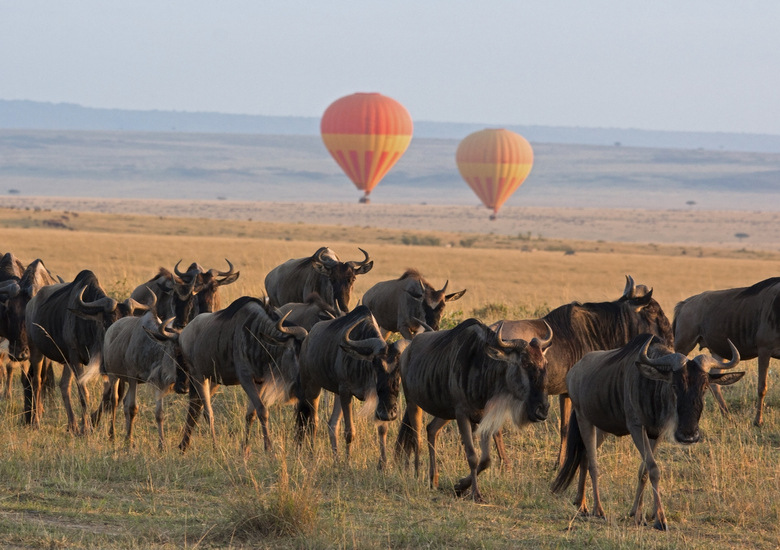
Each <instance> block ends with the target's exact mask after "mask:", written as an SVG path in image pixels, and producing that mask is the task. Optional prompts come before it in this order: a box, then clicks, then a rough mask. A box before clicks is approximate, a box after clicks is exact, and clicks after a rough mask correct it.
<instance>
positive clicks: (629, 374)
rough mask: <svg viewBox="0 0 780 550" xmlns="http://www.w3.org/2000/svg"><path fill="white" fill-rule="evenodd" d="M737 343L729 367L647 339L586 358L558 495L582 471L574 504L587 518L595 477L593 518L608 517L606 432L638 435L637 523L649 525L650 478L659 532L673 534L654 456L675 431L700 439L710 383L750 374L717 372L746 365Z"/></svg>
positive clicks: (570, 378) (575, 370)
mask: <svg viewBox="0 0 780 550" xmlns="http://www.w3.org/2000/svg"><path fill="white" fill-rule="evenodd" d="M729 344H730V347H731V357H732V358H731V361H729V362H727V363H722V362H720V361H718V360H716V359H713V358H712V357H711V356H709V355H698V356H696V357H695V358H693V359H688V358H687V357H686V356H685V355H683V354H681V353H675V352H674V351H673V350H672V348H671V347H669V346H668V345H666V344H665V343H663V342H662V341H661V340H659V339H658V338H657V337H655V336H652V335H650V334H640V335H639V336H637V337H636V338H634V339H633V340H632V341H631V342H629V343H628V344H626V345H625V346H623V347H622V348H618V349H615V350H610V351H594V352H591V353H588V354H586V355H585V356H584V357H583V358H582V359H580V360H579V361H578V362H577V363H576V364H575V365H574V366H573V367H572V368H571V370H570V371H569V373H568V374H567V375H566V383H567V386H568V388H569V396H570V397H571V400H572V403H573V405H574V412H573V413H572V418H571V422H570V424H569V444H568V446H567V449H566V460H565V461H564V463H563V465H562V466H561V468H560V470H559V472H558V475H557V476H556V478H555V480H554V481H553V484H552V490H553V492H554V493H558V492H560V491H562V490H564V489H565V488H566V487H568V486H569V484H570V483H571V481H572V480H573V479H574V476H575V474H576V473H577V470H579V472H580V477H579V483H578V485H577V496H576V497H575V500H574V504H575V506H577V507H578V510H579V511H580V513H582V514H587V513H588V509H587V506H586V504H585V481H586V477H587V473H588V472H589V473H590V477H591V483H592V484H593V512H592V515H594V516H597V517H604V509H603V508H602V506H601V500H600V498H599V487H598V475H599V474H598V465H597V462H596V448H597V447H598V446H599V444H600V443H601V441H602V440H603V436H604V435H605V434H614V435H617V436H624V435H629V434H630V435H631V439H632V440H633V441H634V445H636V448H637V449H638V450H639V452H640V454H641V455H642V464H641V466H640V468H639V478H638V482H637V487H636V495H635V497H634V504H633V506H632V507H631V512H630V515H631V517H633V518H634V521H635V522H636V523H637V525H639V524H641V523H643V522H644V515H643V513H642V493H643V492H644V488H645V484H646V483H647V478H648V475H649V476H650V483H651V485H652V487H653V498H654V503H653V515H652V516H653V517H654V518H655V528H656V529H660V530H664V531H665V530H666V529H667V528H668V527H667V524H666V516H665V514H664V509H663V506H662V504H661V493H660V492H659V489H658V481H659V479H660V477H661V472H660V470H659V468H658V464H656V461H655V457H654V455H653V452H654V451H655V449H656V447H657V446H658V443H659V442H660V441H661V438H662V437H663V436H664V435H666V434H667V433H670V432H671V433H673V434H674V439H675V440H676V441H677V442H678V443H683V444H692V443H696V442H697V441H698V440H699V437H700V435H699V418H700V417H701V412H702V409H703V408H704V392H706V391H707V388H708V386H710V384H719V385H728V384H733V383H734V382H736V381H738V380H739V379H740V378H742V376H743V375H744V374H745V373H744V372H729V373H720V372H719V373H717V374H716V373H714V372H710V369H713V370H715V368H718V369H731V368H733V367H735V366H736V365H737V364H738V363H739V352H738V351H737V348H736V347H734V345H733V344H731V343H730V342H729ZM597 432H598V433H597ZM586 468H587V470H586Z"/></svg>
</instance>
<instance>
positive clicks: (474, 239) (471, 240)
mask: <svg viewBox="0 0 780 550" xmlns="http://www.w3.org/2000/svg"><path fill="white" fill-rule="evenodd" d="M475 242H477V237H469V238H467V239H461V240H460V246H462V247H463V248H471V247H472V246H474V243H475Z"/></svg>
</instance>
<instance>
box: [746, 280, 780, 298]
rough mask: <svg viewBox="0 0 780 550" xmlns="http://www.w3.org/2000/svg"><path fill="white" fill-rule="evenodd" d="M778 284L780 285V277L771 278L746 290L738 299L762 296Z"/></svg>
mask: <svg viewBox="0 0 780 550" xmlns="http://www.w3.org/2000/svg"><path fill="white" fill-rule="evenodd" d="M777 283H780V277H770V278H769V279H764V280H763V281H759V282H758V283H756V284H754V285H753V286H749V287H747V288H746V289H745V290H743V291H742V292H740V293H739V295H738V296H737V297H738V298H747V297H748V296H755V295H756V294H760V293H761V292H763V291H764V290H766V289H767V288H769V287H772V286H774V285H776V284H777Z"/></svg>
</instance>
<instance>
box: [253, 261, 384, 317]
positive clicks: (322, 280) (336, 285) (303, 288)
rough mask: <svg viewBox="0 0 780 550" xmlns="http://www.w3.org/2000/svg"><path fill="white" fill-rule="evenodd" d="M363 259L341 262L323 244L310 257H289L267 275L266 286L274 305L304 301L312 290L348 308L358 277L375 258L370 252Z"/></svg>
mask: <svg viewBox="0 0 780 550" xmlns="http://www.w3.org/2000/svg"><path fill="white" fill-rule="evenodd" d="M358 250H360V251H361V252H362V253H363V256H364V259H363V261H362V262H342V261H341V260H339V257H338V256H337V255H336V253H335V252H333V251H332V250H331V249H330V248H327V247H325V246H323V247H322V248H320V249H319V250H317V252H315V253H314V254H312V255H311V256H310V257H308V258H299V259H291V260H287V261H286V262H284V263H283V264H281V265H278V266H276V267H275V268H273V269H272V270H271V271H269V272H268V275H266V276H265V290H266V292H267V293H268V298H269V299H270V300H271V304H272V305H273V306H274V307H280V306H282V305H284V304H286V303H289V302H303V301H304V300H306V297H307V296H309V294H311V293H312V292H316V293H318V294H319V295H320V296H321V297H322V299H323V300H325V303H327V304H328V305H330V306H331V307H333V308H335V309H336V310H338V311H339V313H346V312H347V311H349V299H350V294H351V293H352V286H353V285H354V284H355V278H356V277H357V276H358V275H363V274H365V273H368V272H369V271H371V268H372V267H374V262H373V260H371V259H370V258H369V256H368V252H366V251H365V250H363V249H362V248H359V249H358Z"/></svg>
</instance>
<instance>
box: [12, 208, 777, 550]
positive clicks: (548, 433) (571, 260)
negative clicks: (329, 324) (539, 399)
mask: <svg viewBox="0 0 780 550" xmlns="http://www.w3.org/2000/svg"><path fill="white" fill-rule="evenodd" d="M55 221H56V222H59V223H54V222H55ZM0 237H1V238H0V250H2V251H3V252H6V251H12V252H13V253H14V254H16V255H17V256H18V257H20V258H21V259H22V260H23V261H24V262H26V263H29V262H30V261H32V260H34V259H35V258H41V259H43V260H44V262H45V263H46V266H47V267H48V268H49V269H50V270H51V271H52V272H53V273H55V274H57V275H60V276H61V277H62V278H63V279H64V280H66V281H67V280H71V279H72V278H73V277H74V276H75V275H76V274H77V273H78V272H79V271H80V270H82V269H86V268H88V269H91V270H93V271H94V272H95V273H96V274H97V276H98V278H99V280H100V281H101V282H102V284H103V286H104V287H105V288H106V290H107V291H108V292H109V293H110V294H112V295H113V296H114V297H116V298H121V299H124V298H126V297H127V296H128V295H129V293H130V291H131V290H132V289H133V288H134V287H135V286H136V285H137V284H140V283H141V282H144V281H146V280H148V279H150V278H151V277H152V276H153V275H154V274H155V273H156V271H157V268H158V267H159V266H165V267H167V268H169V269H170V268H172V267H173V265H174V264H175V263H176V262H177V261H178V260H179V259H182V260H183V264H184V265H188V264H189V262H192V261H198V262H199V263H200V264H201V265H203V266H204V267H206V268H211V267H215V268H218V269H224V268H226V264H225V258H227V259H229V260H230V261H231V262H232V263H233V264H234V265H235V266H236V268H237V269H239V270H240V272H241V275H240V278H239V279H238V281H237V282H236V283H235V284H232V285H229V286H226V287H223V288H222V304H223V306H226V305H227V304H229V303H230V302H231V301H232V300H234V299H236V298H238V297H239V296H243V295H252V296H262V295H263V292H264V288H263V279H264V277H265V274H266V273H267V272H268V271H269V270H270V269H272V268H273V267H275V266H276V265H278V264H279V263H281V262H283V261H285V260H287V259H289V258H295V257H303V256H308V255H310V254H311V253H312V252H313V251H315V250H316V249H317V248H318V247H319V246H322V245H328V246H330V247H331V248H333V249H334V250H336V252H337V253H338V254H339V255H340V256H341V258H342V260H350V259H355V260H359V259H361V258H362V254H361V253H360V252H359V250H358V247H361V248H364V249H365V250H367V251H368V252H369V254H370V255H371V257H372V258H373V259H374V262H375V264H374V268H373V269H372V271H371V272H369V273H368V274H366V275H364V276H360V277H358V279H357V282H356V284H355V288H354V291H353V305H354V304H355V303H356V302H357V300H358V299H359V298H360V296H361V295H362V294H363V293H364V292H365V291H366V290H367V289H368V288H369V287H370V286H372V285H373V284H375V283H376V282H379V281H382V280H387V279H390V278H396V277H398V276H399V275H400V274H401V273H402V272H403V271H404V270H405V269H406V268H407V267H416V268H418V269H419V270H420V271H421V272H422V273H423V274H425V275H426V277H427V278H428V279H429V280H430V281H431V282H432V284H433V285H434V286H442V285H443V284H444V282H445V281H447V280H448V281H449V289H452V290H460V289H462V288H466V289H468V291H467V293H466V294H465V296H464V297H463V298H462V299H461V300H459V301H457V302H453V303H451V304H449V305H448V308H449V310H448V312H447V314H446V317H445V324H446V325H447V326H453V325H454V324H455V323H457V322H459V321H460V320H464V319H466V318H468V317H478V318H480V319H482V320H483V321H485V322H493V321H496V320H498V319H502V318H525V317H535V316H539V315H542V314H544V313H546V312H547V311H548V310H549V309H551V308H554V307H556V306H558V305H561V304H563V303H568V302H570V301H573V300H578V301H583V302H585V301H607V300H614V299H616V298H618V297H619V296H620V295H621V293H622V290H623V287H624V284H625V275H627V274H630V275H631V276H633V278H634V279H635V280H636V282H637V283H642V284H646V285H648V286H650V287H652V288H653V289H654V296H655V297H656V298H657V299H658V301H659V302H660V304H661V305H662V307H663V308H664V310H665V312H666V313H667V315H668V316H669V317H670V318H671V317H672V314H673V309H674V305H675V304H676V303H677V302H678V301H680V300H682V299H684V298H686V297H688V296H690V295H692V294H696V293H698V292H701V291H704V290H708V289H717V288H728V287H735V286H746V285H750V284H752V283H754V282H757V281H759V280H762V279H764V278H767V277H770V276H776V275H777V274H778V270H779V268H780V253H778V252H773V251H766V250H765V251H751V250H748V249H744V248H743V249H740V250H737V249H735V248H734V247H730V248H706V247H701V246H693V247H691V246H688V247H681V246H678V245H668V246H664V245H649V244H647V245H642V244H626V243H611V242H605V241H598V242H596V241H573V240H560V239H555V240H552V239H544V238H542V237H535V236H533V235H531V234H529V233H523V234H519V235H516V236H507V235H490V234H475V233H468V234H458V233H456V232H449V233H437V232H434V231H430V232H419V231H418V232H410V231H404V230H399V229H376V228H370V227H345V226H337V225H315V224H306V223H292V224H285V223H263V222H258V221H254V222H253V221H246V220H244V221H241V220H231V221H227V220H220V219H207V218H187V217H180V218H174V217H170V216H158V215H146V216H142V215H130V214H116V213H114V214H101V213H87V212H80V213H79V212H74V211H67V212H66V211H54V210H45V209H37V210H36V209H22V208H16V209H0ZM684 240H685V239H684V236H681V238H680V242H684ZM743 366H744V368H745V370H747V372H748V374H747V375H746V376H745V378H744V379H743V380H742V381H740V382H739V383H738V384H736V385H734V386H731V387H729V388H725V389H724V394H725V396H726V399H727V401H728V403H729V405H730V407H731V410H732V414H731V416H730V417H723V416H721V414H720V413H719V412H718V410H717V409H716V407H715V405H714V401H713V399H712V398H711V397H709V396H708V397H707V399H706V406H705V410H704V413H703V416H702V421H701V427H702V431H703V434H704V437H703V438H702V441H700V442H699V443H698V444H695V445H693V446H690V447H682V446H679V445H676V444H674V443H671V442H669V443H664V444H662V445H661V446H660V448H659V451H658V452H657V455H656V456H657V458H658V462H659V464H660V466H661V469H662V479H661V491H662V498H663V501H664V505H665V508H666V511H667V515H668V520H669V524H670V531H669V532H668V533H661V532H657V531H655V530H653V529H652V528H651V527H649V526H644V527H636V526H634V524H633V520H631V519H628V518H627V513H628V510H629V508H630V505H631V501H632V498H633V491H634V486H635V481H636V473H637V469H638V467H639V454H638V452H637V451H636V449H635V448H634V446H633V444H632V443H631V441H630V440H629V438H621V439H616V438H609V439H608V440H607V441H606V442H605V444H604V445H603V446H602V447H601V449H600V453H599V465H600V469H601V490H602V498H603V500H604V507H605V509H606V512H607V515H608V519H607V520H606V521H604V520H596V519H589V518H580V517H577V516H576V514H575V512H576V510H575V508H574V506H573V505H572V504H571V500H572V498H573V491H574V488H573V487H572V488H570V489H569V490H568V491H567V492H566V493H565V494H564V495H563V496H554V495H552V494H551V493H550V490H549V485H550V481H551V480H552V478H553V477H554V475H555V460H556V455H557V448H558V433H557V426H558V421H559V418H558V411H557V399H555V398H551V409H550V411H551V414H550V417H549V418H548V419H547V421H546V422H543V423H540V424H537V425H533V426H529V427H526V428H524V429H522V430H517V429H511V430H508V431H507V432H505V433H506V435H505V439H506V442H507V451H508V455H509V459H510V464H508V465H506V466H505V467H503V468H501V467H499V464H498V461H497V460H496V459H495V457H494V462H493V466H492V467H491V468H490V469H488V470H487V471H485V472H484V473H483V474H482V475H481V477H480V480H481V490H482V492H483V495H484V497H485V499H486V501H487V503H486V504H475V503H474V502H472V501H470V500H469V499H467V498H466V499H462V498H457V497H456V496H455V494H454V492H453V490H452V487H453V484H454V483H455V482H456V481H457V480H458V479H459V478H460V477H461V476H463V475H464V474H465V473H466V470H467V465H466V460H465V456H464V453H463V450H462V447H461V445H460V443H459V439H458V434H457V430H456V429H455V426H454V425H450V426H448V427H447V428H446V429H445V430H444V432H443V433H442V437H441V438H440V454H439V456H440V459H441V478H440V485H441V489H439V490H431V489H430V488H429V487H428V484H427V479H426V478H425V475H422V474H421V476H420V477H419V478H415V477H414V475H413V472H412V471H411V470H404V469H403V468H402V466H401V465H400V464H398V463H396V462H394V461H391V463H390V466H389V468H388V469H386V470H385V471H381V472H380V471H378V470H377V467H376V465H377V461H378V456H379V450H378V444H377V438H376V434H375V429H374V425H373V421H372V420H370V416H369V417H363V418H360V419H359V420H358V423H357V429H358V431H357V436H356V441H355V443H354V444H353V454H352V456H351V459H350V462H349V463H348V464H346V463H344V460H343V455H342V457H340V458H341V460H338V461H335V460H334V458H333V456H332V454H331V451H330V448H329V444H328V442H327V437H326V429H325V428H324V427H325V422H326V414H327V412H326V411H325V410H324V409H323V408H321V410H320V428H319V430H318V433H317V438H316V442H315V445H314V448H313V449H305V448H304V449H302V450H299V449H298V448H297V447H296V445H295V442H294V440H293V414H292V413H293V408H292V407H290V406H288V405H277V406H275V407H274V408H273V409H272V410H271V434H272V438H273V440H274V445H275V447H274V451H273V452H265V451H263V449H262V443H261V440H260V437H259V432H258V431H255V432H254V434H253V436H254V437H253V440H252V449H251V452H250V453H248V454H247V455H244V453H243V452H242V450H241V444H240V441H241V434H242V430H243V423H244V414H245V402H246V398H245V396H244V394H243V391H242V390H241V389H240V388H239V387H221V388H220V390H219V392H218V394H217V395H216V396H215V398H214V409H215V417H216V424H217V434H218V442H217V445H216V446H214V445H212V443H211V441H210V437H209V436H208V433H207V432H208V430H207V429H204V428H203V426H202V424H203V422H202V421H201V425H200V426H199V430H198V431H197V432H196V434H195V436H194V439H193V444H192V446H191V447H190V449H189V450H188V451H187V453H185V454H182V453H180V452H179V450H178V449H177V443H178V440H179V437H180V433H181V429H182V426H183V423H184V418H185V412H186V411H185V396H181V395H171V396H169V397H168V398H166V409H165V426H166V430H167V432H166V443H167V447H166V449H165V450H164V451H162V452H160V451H158V450H157V432H156V427H155V422H154V404H153V403H154V398H153V392H152V391H150V390H149V389H148V388H144V387H143V386H142V387H141V390H140V391H139V399H138V402H139V406H140V408H141V410H140V413H139V415H138V417H137V419H136V423H135V434H134V436H135V440H134V444H133V445H132V446H130V447H128V446H125V445H124V444H123V436H124V428H123V422H122V420H121V416H122V413H121V411H120V412H119V413H118V418H117V420H118V422H117V426H118V435H119V436H118V438H117V439H116V440H115V441H111V440H109V439H108V437H107V426H106V423H105V419H104V422H103V423H102V424H100V425H99V426H98V427H96V429H95V430H94V432H93V433H92V434H90V435H87V436H73V435H71V434H69V433H67V432H66V430H65V425H66V420H65V415H64V410H63V407H62V403H61V398H60V397H59V395H58V392H55V395H51V396H49V397H48V398H47V399H46V401H45V413H44V417H43V422H42V425H41V427H40V429H38V430H31V429H29V428H28V427H25V426H23V425H22V424H21V421H20V420H21V413H22V406H21V405H22V403H21V385H20V383H19V374H18V370H17V372H16V373H15V375H14V379H13V381H12V384H13V386H14V387H13V392H14V393H13V396H12V398H11V399H10V400H6V401H3V402H0V425H1V426H2V433H3V437H2V438H0V453H2V455H1V456H2V458H3V460H2V461H0V477H1V478H2V480H3V482H2V484H0V546H2V547H5V548H84V547H90V548H181V547H186V548H217V547H220V548H222V547H225V548H257V547H279V548H343V547H350V548H352V547H357V548H377V547H380V548H381V547H394V548H410V547H413V548H419V547H432V548H443V547H448V548H586V547H588V548H590V547H597V548H707V549H710V548H743V547H748V546H749V547H752V548H761V549H763V548H766V549H769V548H777V547H778V545H780V526H779V523H780V415H778V407H779V406H780V389H779V388H780V384H778V377H777V366H776V363H774V362H773V364H772V365H771V367H770V378H769V384H770V387H769V393H768V396H767V402H766V410H765V420H764V425H763V426H762V427H760V428H757V427H754V426H753V425H752V423H751V422H752V419H753V412H754V404H755V400H756V364H755V361H745V362H744V363H743ZM100 390H101V387H100V385H99V383H95V384H94V385H93V386H91V387H90V391H91V398H92V399H91V406H92V407H93V408H94V407H95V406H96V404H97V398H98V396H99V394H100ZM398 424H399V422H398V421H396V422H394V423H393V424H392V425H391V427H390V432H389V436H388V441H389V442H390V443H391V444H392V442H394V438H395V435H396V433H397V430H398ZM342 447H343V442H342ZM342 452H343V451H342ZM422 462H423V468H422V469H423V470H425V469H426V468H427V456H423V461H422ZM648 491H649V489H648ZM588 498H589V500H590V493H588ZM645 501H646V503H647V502H648V497H647V496H646V497H645ZM647 508H649V505H648V504H646V509H647Z"/></svg>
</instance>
